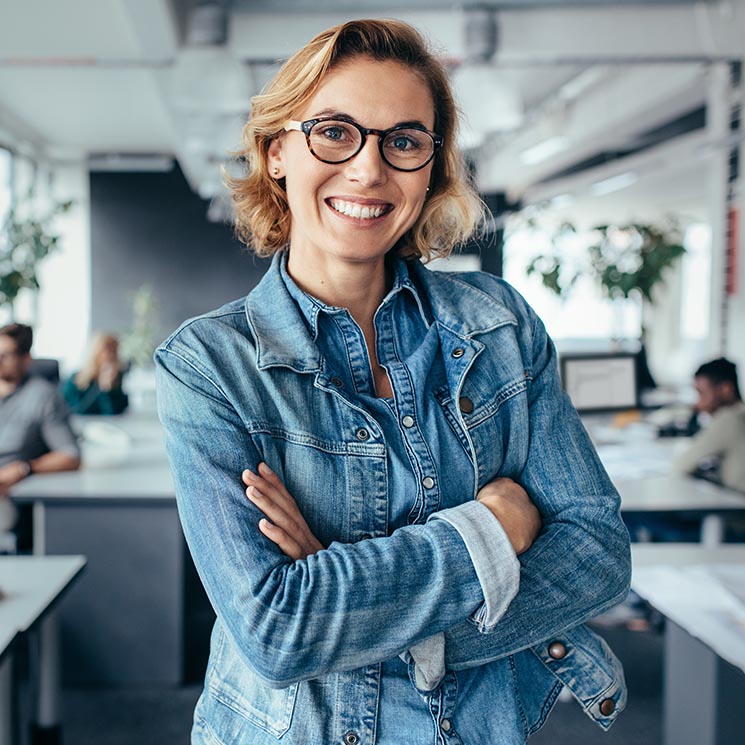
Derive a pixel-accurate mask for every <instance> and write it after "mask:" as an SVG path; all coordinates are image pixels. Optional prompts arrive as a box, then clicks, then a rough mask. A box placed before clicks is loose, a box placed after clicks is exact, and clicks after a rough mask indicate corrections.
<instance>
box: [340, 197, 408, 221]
mask: <svg viewBox="0 0 745 745" xmlns="http://www.w3.org/2000/svg"><path fill="white" fill-rule="evenodd" d="M326 204H328V205H329V207H331V209H333V210H334V211H335V212H338V213H340V214H342V215H346V216H347V217H355V218H357V219H358V220H374V219H375V218H378V217H382V216H383V215H385V214H387V213H388V212H390V211H391V210H392V209H393V205H392V204H389V203H388V202H367V201H366V202H364V203H363V202H356V201H355V202H352V201H349V200H346V199H337V198H330V199H327V200H326Z"/></svg>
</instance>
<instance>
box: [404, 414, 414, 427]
mask: <svg viewBox="0 0 745 745" xmlns="http://www.w3.org/2000/svg"><path fill="white" fill-rule="evenodd" d="M401 424H403V425H404V427H413V426H414V417H413V416H409V415H408V414H407V415H406V416H405V417H404V418H403V419H402V420H401Z"/></svg>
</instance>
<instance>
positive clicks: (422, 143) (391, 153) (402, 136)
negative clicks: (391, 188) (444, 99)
mask: <svg viewBox="0 0 745 745" xmlns="http://www.w3.org/2000/svg"><path fill="white" fill-rule="evenodd" d="M308 140H309V143H310V146H311V149H312V150H313V153H314V154H315V155H316V157H317V158H319V159H320V160H323V161H326V162H327V163H341V162H342V161H344V160H348V159H349V158H351V157H353V156H354V155H356V154H357V153H358V152H359V151H360V150H361V149H362V133H361V132H360V131H359V130H358V129H357V127H355V126H354V125H353V124H350V123H349V122H345V121H337V120H325V121H322V122H318V123H317V124H315V125H314V126H313V127H312V128H311V130H310V133H309V135H308ZM434 149H435V143H434V140H433V139H432V137H431V136H430V135H429V134H428V133H427V132H422V131H421V130H419V129H396V130H394V131H393V132H388V134H386V135H385V137H384V138H383V142H382V147H381V152H382V154H383V158H384V160H385V161H386V162H387V163H388V164H389V165H391V166H393V167H394V168H399V169H401V170H404V171H411V170H414V169H416V168H419V167H420V166H422V165H424V164H425V163H427V162H428V161H429V159H430V158H431V157H432V153H433V152H434Z"/></svg>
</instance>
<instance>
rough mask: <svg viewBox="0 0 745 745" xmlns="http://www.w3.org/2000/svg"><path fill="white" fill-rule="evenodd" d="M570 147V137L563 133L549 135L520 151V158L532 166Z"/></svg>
mask: <svg viewBox="0 0 745 745" xmlns="http://www.w3.org/2000/svg"><path fill="white" fill-rule="evenodd" d="M568 147H569V138H567V137H564V136H563V135H556V136H555V137H549V138H548V139H547V140H543V142H539V143H538V144H537V145H533V146H532V147H529V148H527V149H525V150H523V151H522V152H521V153H520V160H521V161H522V162H523V163H525V164H526V165H529V166H532V165H535V164H536V163H541V162H542V161H544V160H548V159H549V158H551V157H552V156H554V155H557V154H558V153H561V152H563V151H564V150H566V149H567V148H568Z"/></svg>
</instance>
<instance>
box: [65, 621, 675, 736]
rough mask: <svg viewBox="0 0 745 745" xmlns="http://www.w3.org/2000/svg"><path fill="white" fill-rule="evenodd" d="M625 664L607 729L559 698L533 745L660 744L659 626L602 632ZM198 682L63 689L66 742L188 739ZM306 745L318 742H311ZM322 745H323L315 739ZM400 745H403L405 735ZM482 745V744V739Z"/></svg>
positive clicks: (571, 702)
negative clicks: (621, 691)
mask: <svg viewBox="0 0 745 745" xmlns="http://www.w3.org/2000/svg"><path fill="white" fill-rule="evenodd" d="M601 633H602V634H603V635H604V636H605V637H606V639H607V640H608V641H609V643H610V644H611V646H612V647H613V649H614V650H615V652H616V653H617V654H618V656H619V657H620V658H621V659H622V661H623V662H624V665H625V668H626V679H627V683H628V686H629V702H628V706H627V709H626V711H625V712H624V713H623V714H622V715H621V716H620V717H619V719H618V721H617V722H616V723H615V724H614V725H613V727H612V728H611V730H610V731H609V732H608V733H603V731H602V730H601V729H599V728H598V727H597V726H596V725H595V724H593V722H592V721H591V720H590V719H589V718H588V717H586V716H585V715H584V714H583V712H582V710H581V709H580V708H579V706H578V705H577V704H575V703H574V701H570V702H567V703H563V702H559V703H557V705H556V707H555V709H554V711H553V713H552V715H551V717H550V718H549V720H548V722H547V723H546V725H545V726H544V728H543V729H542V730H541V731H540V732H539V733H538V734H537V735H535V736H534V737H533V738H531V740H530V745H659V743H660V742H661V739H662V738H661V665H662V637H661V635H660V633H659V632H657V631H637V632H633V631H628V630H626V629H603V630H602V631H601ZM199 693H200V688H199V687H198V686H188V687H182V688H177V689H162V688H158V689H144V690H143V689H135V690H128V689H125V690H103V691H101V690H92V689H66V690H65V691H64V693H63V700H62V704H63V712H64V743H65V745H92V744H95V745H130V744H131V745H135V744H136V745H177V744H178V745H182V744H183V743H188V741H189V729H190V724H191V713H192V710H193V708H194V703H195V702H196V699H197V697H198V696H199ZM308 745H316V744H314V743H309V744H308ZM318 745H322V744H318ZM401 745H406V743H405V740H403V739H402V742H401ZM479 745H483V744H481V743H479Z"/></svg>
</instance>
